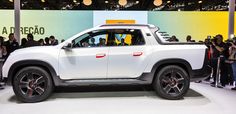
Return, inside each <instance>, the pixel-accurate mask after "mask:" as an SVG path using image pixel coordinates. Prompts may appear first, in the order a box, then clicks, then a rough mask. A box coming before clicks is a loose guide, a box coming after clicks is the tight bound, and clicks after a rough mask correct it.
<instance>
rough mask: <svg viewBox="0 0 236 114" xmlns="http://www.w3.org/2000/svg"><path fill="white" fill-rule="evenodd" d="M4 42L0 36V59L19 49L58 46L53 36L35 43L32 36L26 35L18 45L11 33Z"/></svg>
mask: <svg viewBox="0 0 236 114" xmlns="http://www.w3.org/2000/svg"><path fill="white" fill-rule="evenodd" d="M4 40H5V38H4V37H2V36H0V59H5V58H7V57H8V56H9V54H10V53H11V52H13V51H15V50H16V49H19V48H25V47H32V46H50V45H57V44H58V40H57V39H56V38H55V37H54V36H50V37H46V38H45V39H39V40H38V41H36V40H34V36H33V34H28V35H27V38H22V39H21V45H19V43H18V42H17V41H16V39H15V37H14V34H13V33H10V34H9V36H8V40H7V41H4ZM62 41H64V40H62Z"/></svg>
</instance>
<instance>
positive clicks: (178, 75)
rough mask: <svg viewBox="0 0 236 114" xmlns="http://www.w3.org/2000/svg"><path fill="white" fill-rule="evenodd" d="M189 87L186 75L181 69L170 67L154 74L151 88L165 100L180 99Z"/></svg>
mask: <svg viewBox="0 0 236 114" xmlns="http://www.w3.org/2000/svg"><path fill="white" fill-rule="evenodd" d="M189 85H190V79H189V76H188V73H187V72H186V71H185V70H184V69H183V68H181V67H179V66H176V65H170V66H166V67H164V68H162V69H161V70H160V71H159V72H157V73H156V76H155V79H154V82H153V87H154V89H155V91H156V93H157V94H158V95H159V96H160V97H162V98H165V99H169V100H178V99H182V98H183V96H184V95H185V94H186V93H187V91H188V89H189Z"/></svg>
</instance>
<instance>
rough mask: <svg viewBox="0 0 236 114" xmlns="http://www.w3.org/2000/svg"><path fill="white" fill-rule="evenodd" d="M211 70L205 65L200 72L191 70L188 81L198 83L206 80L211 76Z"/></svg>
mask: <svg viewBox="0 0 236 114" xmlns="http://www.w3.org/2000/svg"><path fill="white" fill-rule="evenodd" d="M211 71H212V68H211V67H210V66H209V65H206V66H205V67H203V68H202V69H200V70H193V71H192V74H191V79H190V81H192V82H193V81H200V80H204V79H206V78H208V77H209V76H210V75H211Z"/></svg>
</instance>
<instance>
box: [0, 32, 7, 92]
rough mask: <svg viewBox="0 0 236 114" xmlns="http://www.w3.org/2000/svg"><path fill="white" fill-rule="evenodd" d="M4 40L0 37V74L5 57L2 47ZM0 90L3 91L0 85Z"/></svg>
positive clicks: (0, 77)
mask: <svg viewBox="0 0 236 114" xmlns="http://www.w3.org/2000/svg"><path fill="white" fill-rule="evenodd" d="M3 43H4V38H3V37H2V36H0V71H1V72H2V66H3V64H4V61H5V56H6V55H7V50H6V47H5V46H4V45H3ZM0 79H2V75H1V74H0ZM0 89H3V87H2V85H1V84H0Z"/></svg>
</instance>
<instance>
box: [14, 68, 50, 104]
mask: <svg viewBox="0 0 236 114" xmlns="http://www.w3.org/2000/svg"><path fill="white" fill-rule="evenodd" d="M12 85H13V90H14V92H15V94H16V97H17V99H18V100H20V101H22V102H27V103H33V102H39V101H42V100H45V99H46V98H48V97H49V96H50V95H51V93H52V91H53V88H54V85H53V82H52V79H51V77H50V75H49V74H48V72H47V71H45V70H44V69H42V68H40V67H35V66H30V67H25V68H23V69H21V70H20V71H18V72H17V73H16V75H15V77H14V79H13V84H12Z"/></svg>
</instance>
